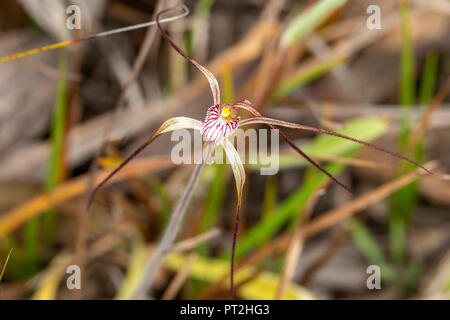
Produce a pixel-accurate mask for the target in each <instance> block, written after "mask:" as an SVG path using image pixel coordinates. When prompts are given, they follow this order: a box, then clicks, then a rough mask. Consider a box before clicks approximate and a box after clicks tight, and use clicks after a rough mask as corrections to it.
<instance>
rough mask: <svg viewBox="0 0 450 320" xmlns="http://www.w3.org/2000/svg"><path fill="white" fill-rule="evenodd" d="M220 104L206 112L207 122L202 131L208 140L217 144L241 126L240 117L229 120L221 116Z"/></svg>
mask: <svg viewBox="0 0 450 320" xmlns="http://www.w3.org/2000/svg"><path fill="white" fill-rule="evenodd" d="M219 111H220V106H219V105H215V106H212V107H210V108H209V109H208V111H207V112H206V117H205V123H204V124H203V128H202V130H201V131H200V132H201V134H202V135H204V136H205V137H206V139H207V140H209V141H213V142H214V143H215V144H216V145H218V144H219V143H220V142H222V140H223V139H225V138H227V137H229V136H230V135H231V134H232V133H233V132H234V131H235V130H236V129H237V128H238V126H239V121H240V118H239V117H238V118H236V119H235V120H233V121H227V120H225V119H224V118H222V117H221V116H220V112H219Z"/></svg>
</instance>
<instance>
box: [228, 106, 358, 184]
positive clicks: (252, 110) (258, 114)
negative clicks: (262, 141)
mask: <svg viewBox="0 0 450 320" xmlns="http://www.w3.org/2000/svg"><path fill="white" fill-rule="evenodd" d="M233 106H234V107H236V108H241V109H244V110H246V111H248V112H250V113H251V114H253V115H255V116H256V117H257V118H251V119H261V118H264V117H263V115H262V114H261V112H259V111H258V110H257V109H256V108H255V106H254V105H253V104H252V103H251V102H250V101H248V100H242V101H239V102H236V103H234V104H233ZM246 120H248V119H246ZM264 123H266V122H264ZM246 124H250V123H249V122H248V121H247V122H244V121H242V122H241V124H240V125H241V126H242V125H246ZM267 124H268V125H269V126H270V127H271V128H272V129H277V127H276V126H275V125H274V124H270V123H267ZM277 132H278V135H279V136H280V138H281V139H283V140H284V141H286V143H287V144H289V145H290V146H291V147H292V148H293V149H294V150H295V151H297V152H298V154H300V155H301V156H302V157H303V158H305V159H306V161H308V162H309V163H311V164H312V165H313V166H315V167H316V168H317V169H318V170H320V171H321V172H322V173H324V174H325V175H327V176H328V177H329V178H330V179H331V180H333V181H334V182H335V183H337V184H338V185H340V186H341V187H342V188H344V189H345V190H347V191H348V192H350V193H352V192H351V190H350V189H349V188H348V187H347V186H346V185H345V184H343V183H342V182H340V181H339V180H338V179H336V178H335V177H334V176H333V175H332V174H331V173H329V172H328V171H327V170H326V169H325V168H323V167H322V166H321V165H320V164H318V163H317V162H315V161H314V160H313V159H311V158H310V157H309V156H308V155H307V154H306V153H304V152H303V151H302V150H301V149H300V148H299V147H297V146H296V145H295V143H294V142H293V141H292V140H291V139H289V137H288V136H287V135H286V134H285V133H284V132H283V131H281V130H278V131H277Z"/></svg>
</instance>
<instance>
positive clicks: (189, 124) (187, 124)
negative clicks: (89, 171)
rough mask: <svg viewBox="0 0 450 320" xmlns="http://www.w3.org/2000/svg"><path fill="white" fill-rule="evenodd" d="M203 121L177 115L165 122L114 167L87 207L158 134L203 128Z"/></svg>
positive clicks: (92, 194)
mask: <svg viewBox="0 0 450 320" xmlns="http://www.w3.org/2000/svg"><path fill="white" fill-rule="evenodd" d="M202 126H203V123H202V122H201V121H198V120H196V119H191V118H187V117H175V118H171V119H169V120H167V121H166V122H164V123H163V124H162V125H161V127H159V129H158V130H157V131H156V132H155V134H154V135H153V136H152V137H151V138H149V139H148V140H147V141H145V142H144V143H143V144H142V145H141V146H140V147H139V148H137V149H136V150H135V151H134V152H133V153H132V154H131V155H130V156H128V158H126V159H125V160H124V161H123V162H122V163H121V164H120V165H119V166H118V167H117V168H116V169H114V170H113V171H112V172H111V173H110V174H109V175H108V176H107V177H106V178H105V179H104V180H103V181H102V182H100V183H99V184H98V185H97V186H96V187H95V188H94V190H93V191H92V193H91V196H90V197H89V201H88V205H87V208H88V209H89V207H90V206H91V204H92V200H94V197H95V194H96V193H97V191H98V190H99V189H100V188H101V187H103V186H104V185H105V184H106V183H107V182H108V181H109V179H111V178H112V177H113V176H114V175H115V174H116V173H117V172H119V171H120V170H121V169H122V168H123V167H124V166H125V165H126V164H127V163H128V162H130V161H131V160H132V159H133V158H134V157H136V156H137V155H138V154H139V153H141V152H142V150H144V149H145V148H146V147H147V146H148V145H149V144H150V143H152V142H153V140H155V139H156V138H157V137H158V136H160V135H161V134H163V133H167V132H170V131H175V130H180V129H194V130H199V131H200V130H201V129H202Z"/></svg>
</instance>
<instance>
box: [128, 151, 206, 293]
mask: <svg viewBox="0 0 450 320" xmlns="http://www.w3.org/2000/svg"><path fill="white" fill-rule="evenodd" d="M210 152H211V149H209V151H208V154H209V153H210ZM204 167H205V161H202V163H200V164H197V165H196V166H195V169H194V171H193V172H192V175H191V178H190V180H189V183H188V184H187V186H186V188H185V189H184V193H183V195H182V197H181V198H180V200H179V201H178V203H177V206H176V207H175V209H174V211H173V212H172V215H171V217H170V221H169V224H168V226H167V228H166V230H165V232H164V235H163V237H162V239H161V241H160V243H159V245H158V248H157V249H156V251H155V252H154V253H153V255H152V256H151V258H150V259H149V261H148V263H147V265H146V267H145V269H144V274H143V277H142V280H141V282H140V284H139V286H138V287H137V289H136V291H135V292H134V294H133V299H143V298H145V296H146V293H147V292H148V291H149V290H150V289H151V286H152V283H153V279H154V277H155V274H156V271H158V268H159V266H160V265H161V262H162V260H163V258H164V257H165V255H166V254H167V252H168V250H169V249H170V247H171V246H172V245H173V243H174V241H175V239H176V237H177V235H178V231H179V230H180V227H181V223H182V221H183V218H184V214H185V213H186V209H187V206H188V204H189V202H190V201H191V199H192V195H193V193H194V190H195V187H196V186H197V183H198V181H199V179H200V174H201V172H202V170H203V168H204Z"/></svg>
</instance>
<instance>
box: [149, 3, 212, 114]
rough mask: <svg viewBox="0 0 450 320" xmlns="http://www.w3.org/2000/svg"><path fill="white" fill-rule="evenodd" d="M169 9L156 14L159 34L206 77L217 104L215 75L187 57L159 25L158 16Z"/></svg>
mask: <svg viewBox="0 0 450 320" xmlns="http://www.w3.org/2000/svg"><path fill="white" fill-rule="evenodd" d="M170 10H171V9H167V10H163V11H161V12H159V13H158V14H157V15H156V24H157V25H158V29H159V31H160V32H161V35H162V36H163V37H164V39H166V40H167V42H169V44H170V45H171V46H172V47H173V48H174V49H175V50H176V51H177V52H178V53H179V54H180V55H181V56H183V57H184V58H185V59H186V60H188V61H189V62H190V63H192V64H193V65H194V66H195V67H197V69H198V70H200V71H201V72H202V73H203V75H204V76H205V77H206V79H207V80H208V82H209V86H210V88H211V92H212V95H213V99H214V105H218V104H220V87H219V83H218V82H217V79H216V77H214V75H213V74H212V72H211V71H209V70H208V69H206V68H205V67H204V66H202V65H201V64H200V63H198V62H197V61H195V60H194V59H193V58H191V57H189V56H188V55H187V54H186V53H185V52H184V51H183V50H181V48H180V47H179V46H177V45H176V44H175V42H173V41H172V39H171V38H170V37H169V35H168V34H167V33H166V32H165V31H164V29H163V28H162V27H161V25H160V17H161V15H162V14H164V13H166V12H168V11H170Z"/></svg>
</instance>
